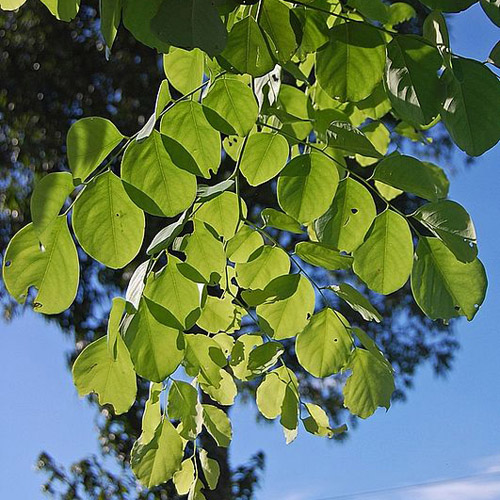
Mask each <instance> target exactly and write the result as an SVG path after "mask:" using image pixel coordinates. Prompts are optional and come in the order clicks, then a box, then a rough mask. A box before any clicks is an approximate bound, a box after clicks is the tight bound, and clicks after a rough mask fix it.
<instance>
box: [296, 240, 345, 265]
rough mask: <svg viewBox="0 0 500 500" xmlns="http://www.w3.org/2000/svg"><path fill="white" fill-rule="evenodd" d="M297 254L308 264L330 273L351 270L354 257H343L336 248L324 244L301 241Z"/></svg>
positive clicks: (298, 244) (297, 247) (297, 246)
mask: <svg viewBox="0 0 500 500" xmlns="http://www.w3.org/2000/svg"><path fill="white" fill-rule="evenodd" d="M295 253H296V254H297V255H298V256H299V257H300V258H301V259H302V260H303V261H305V262H307V263H308V264H311V265H313V266H318V267H323V268H324V269H328V270H329V271H334V270H336V269H349V268H350V267H351V265H352V257H350V256H349V255H343V254H341V253H340V252H339V251H338V250H336V249H335V248H332V247H329V246H328V245H324V244H323V243H317V242H313V241H300V242H299V243H297V245H295Z"/></svg>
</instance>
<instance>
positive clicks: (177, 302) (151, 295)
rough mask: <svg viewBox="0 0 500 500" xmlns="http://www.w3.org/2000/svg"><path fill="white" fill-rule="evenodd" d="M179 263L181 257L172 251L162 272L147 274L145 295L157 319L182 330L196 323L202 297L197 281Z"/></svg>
mask: <svg viewBox="0 0 500 500" xmlns="http://www.w3.org/2000/svg"><path fill="white" fill-rule="evenodd" d="M180 264H181V261H180V260H179V259H177V258H176V257H174V256H172V255H169V256H168V264H167V265H166V266H165V267H164V268H163V269H162V270H161V271H160V272H159V273H155V274H151V275H150V276H149V277H148V280H147V284H146V288H145V289H144V296H145V297H146V298H147V299H148V300H149V303H148V306H149V307H150V309H151V312H152V313H153V315H154V316H155V317H156V319H157V320H158V321H160V322H161V323H163V324H165V325H168V326H170V327H172V328H178V329H180V330H183V329H185V328H190V327H191V326H193V324H194V323H195V321H196V319H197V318H198V316H199V313H200V305H201V301H200V292H199V291H198V285H196V283H194V282H192V281H191V280H189V279H188V278H186V277H185V276H184V275H183V274H182V273H181V272H180V270H179V265H180ZM152 303H153V306H152ZM155 304H156V307H154V305H155Z"/></svg>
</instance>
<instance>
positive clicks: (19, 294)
mask: <svg viewBox="0 0 500 500" xmlns="http://www.w3.org/2000/svg"><path fill="white" fill-rule="evenodd" d="M2 272H3V281H4V283H5V287H6V288H7V291H8V292H9V293H10V294H11V295H12V296H13V297H14V299H15V300H17V302H19V303H20V304H24V302H25V301H26V297H27V295H28V290H29V287H30V286H34V287H35V288H37V290H38V293H37V295H36V297H35V299H34V301H33V309H34V310H35V311H36V312H40V313H44V314H59V313H61V312H63V311H65V310H66V309H68V307H69V306H70V305H71V304H72V303H73V300H75V297H76V292H77V289H78V282H79V276H80V269H79V265H78V254H77V251H76V247H75V244H74V243H73V239H72V238H71V234H70V232H69V229H68V223H67V221H66V217H65V216H64V215H61V216H60V217H58V218H57V219H56V220H55V221H54V222H52V224H51V225H50V226H49V227H48V228H47V229H46V230H45V232H44V243H43V245H42V244H41V243H40V241H39V239H38V236H37V233H36V231H35V228H34V226H33V224H28V225H26V226H24V227H23V228H22V229H21V230H20V231H19V232H17V233H16V234H15V235H14V237H13V238H12V239H11V240H10V243H9V245H8V246H7V250H6V251H5V255H4V258H3V266H2Z"/></svg>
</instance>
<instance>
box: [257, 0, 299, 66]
mask: <svg viewBox="0 0 500 500" xmlns="http://www.w3.org/2000/svg"><path fill="white" fill-rule="evenodd" d="M292 15H293V14H292V11H291V10H290V8H289V7H288V6H287V5H285V4H284V3H283V2H281V1H280V0H264V1H263V2H262V7H261V11H260V18H259V23H260V25H261V26H262V28H263V29H264V32H265V33H266V35H267V37H268V40H269V42H270V44H271V47H272V49H273V51H274V56H275V57H276V59H277V60H278V62H280V63H281V64H284V63H286V62H287V61H289V60H290V59H291V58H292V55H293V54H294V52H295V51H296V50H297V40H296V36H295V31H294V29H293V27H292V22H291V21H292V19H291V16H292Z"/></svg>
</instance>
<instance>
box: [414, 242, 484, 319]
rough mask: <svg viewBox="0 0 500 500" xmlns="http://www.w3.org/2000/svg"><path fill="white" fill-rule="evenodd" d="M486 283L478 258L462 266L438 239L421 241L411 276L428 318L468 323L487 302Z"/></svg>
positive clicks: (418, 301)
mask: <svg viewBox="0 0 500 500" xmlns="http://www.w3.org/2000/svg"><path fill="white" fill-rule="evenodd" d="M486 287H487V279H486V273H485V270H484V267H483V264H482V263H481V261H480V260H479V259H478V258H475V259H474V260H473V261H472V262H469V263H463V262H460V261H459V260H458V259H457V258H456V257H455V256H454V255H453V253H452V252H451V251H450V250H448V249H447V248H446V246H445V245H444V243H442V242H441V241H440V240H438V239H437V238H420V241H419V243H418V246H417V253H416V260H415V264H414V265H413V271H412V275H411V289H412V292H413V296H414V297H415V301H416V302H417V304H418V305H419V306H420V308H421V309H422V311H424V313H425V314H426V315H427V316H429V318H431V319H433V320H435V319H443V320H449V319H451V318H454V317H457V316H465V317H466V318H467V319H468V320H469V321H470V320H472V318H473V317H474V316H475V315H476V313H477V311H478V309H479V307H480V306H481V304H482V303H483V301H484V297H485V294H486Z"/></svg>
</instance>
